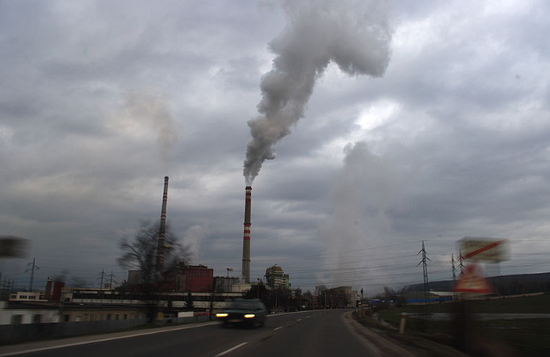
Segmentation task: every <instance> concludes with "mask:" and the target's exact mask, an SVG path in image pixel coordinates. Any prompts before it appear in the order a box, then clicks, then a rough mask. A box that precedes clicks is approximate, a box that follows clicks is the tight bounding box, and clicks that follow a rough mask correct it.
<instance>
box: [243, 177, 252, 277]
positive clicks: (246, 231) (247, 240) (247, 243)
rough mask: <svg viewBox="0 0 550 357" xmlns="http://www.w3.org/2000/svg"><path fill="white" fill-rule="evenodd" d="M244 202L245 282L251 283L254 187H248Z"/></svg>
mask: <svg viewBox="0 0 550 357" xmlns="http://www.w3.org/2000/svg"><path fill="white" fill-rule="evenodd" d="M245 190H246V196H245V201H244V203H245V204H244V236H243V273H242V275H243V280H244V282H245V283H250V225H251V223H250V211H251V208H252V186H246V188H245Z"/></svg>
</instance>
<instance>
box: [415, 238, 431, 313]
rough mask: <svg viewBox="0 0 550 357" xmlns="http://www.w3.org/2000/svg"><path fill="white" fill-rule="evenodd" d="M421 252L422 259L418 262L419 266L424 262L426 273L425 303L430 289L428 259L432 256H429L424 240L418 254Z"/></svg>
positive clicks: (423, 268)
mask: <svg viewBox="0 0 550 357" xmlns="http://www.w3.org/2000/svg"><path fill="white" fill-rule="evenodd" d="M420 253H422V260H421V261H420V263H418V264H417V266H418V265H420V264H422V272H423V274H424V304H426V303H427V302H428V292H429V291H430V283H429V281H428V261H429V260H430V258H428V253H427V252H426V248H425V246H424V241H422V249H421V250H420V252H418V254H420ZM418 254H417V255H418Z"/></svg>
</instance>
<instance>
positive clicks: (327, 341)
mask: <svg viewBox="0 0 550 357" xmlns="http://www.w3.org/2000/svg"><path fill="white" fill-rule="evenodd" d="M345 312H346V311H343V310H317V311H308V312H301V313H293V314H282V315H270V316H269V318H268V320H267V322H266V326H265V327H262V328H257V329H250V328H239V327H231V328H221V327H220V326H219V325H218V324H212V323H207V324H202V325H197V326H181V328H180V327H174V328H177V329H172V330H170V331H167V330H154V331H146V332H143V333H142V334H140V335H137V336H131V337H130V336H128V335H121V334H116V335H104V336H102V337H101V340H100V341H98V342H93V343H90V342H89V341H80V342H78V343H79V344H77V345H71V344H70V343H69V342H63V341H57V342H56V343H57V345H51V344H50V345H49V346H48V347H46V348H47V349H42V350H37V349H36V348H35V350H34V352H25V353H17V354H16V355H17V356H22V357H23V356H28V357H53V356H55V357H64V356H71V357H74V356H77V357H97V356H101V357H130V356H132V357H140V356H143V357H146V356H147V357H150V356H153V357H172V356H173V357H176V356H177V357H182V356H185V357H221V356H227V357H248V356H254V357H258V356H262V357H294V356H299V357H309V356H311V357H314V356H315V357H323V356H326V357H329V356H330V357H333V356H342V357H343V356H346V357H348V356H349V357H354V356H361V357H369V356H372V357H375V356H376V354H375V353H374V352H373V351H372V350H371V349H370V347H369V345H368V344H367V343H366V342H365V341H364V340H363V339H361V338H360V337H357V336H356V335H355V334H354V333H353V332H352V330H351V329H350V328H349V326H348V324H347V323H346V322H345V320H344V314H345ZM63 344H65V345H64V347H58V346H63ZM40 348H42V347H40ZM6 352H8V353H9V355H15V354H12V352H13V351H4V352H0V356H3V355H4V356H6V355H8V354H6Z"/></svg>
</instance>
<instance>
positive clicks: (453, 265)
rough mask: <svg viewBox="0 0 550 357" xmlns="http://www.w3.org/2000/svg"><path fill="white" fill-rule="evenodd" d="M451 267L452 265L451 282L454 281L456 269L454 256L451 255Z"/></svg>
mask: <svg viewBox="0 0 550 357" xmlns="http://www.w3.org/2000/svg"><path fill="white" fill-rule="evenodd" d="M451 265H452V271H453V281H455V280H456V267H455V256H454V254H451Z"/></svg>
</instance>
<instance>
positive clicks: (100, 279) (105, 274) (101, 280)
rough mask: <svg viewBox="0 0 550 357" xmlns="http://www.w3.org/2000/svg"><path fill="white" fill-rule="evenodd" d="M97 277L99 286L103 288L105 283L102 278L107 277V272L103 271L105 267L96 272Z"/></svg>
mask: <svg viewBox="0 0 550 357" xmlns="http://www.w3.org/2000/svg"><path fill="white" fill-rule="evenodd" d="M98 275H99V277H98V278H97V279H98V280H99V288H100V289H104V288H105V285H104V284H103V280H104V279H105V278H106V277H107V273H105V269H102V270H101V273H99V274H98Z"/></svg>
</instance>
